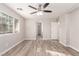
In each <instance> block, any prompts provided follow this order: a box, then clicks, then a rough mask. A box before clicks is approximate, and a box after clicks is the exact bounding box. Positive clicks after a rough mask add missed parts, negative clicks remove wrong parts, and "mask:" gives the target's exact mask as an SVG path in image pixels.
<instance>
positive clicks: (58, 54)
mask: <svg viewBox="0 0 79 59" xmlns="http://www.w3.org/2000/svg"><path fill="white" fill-rule="evenodd" d="M46 52H47V53H49V54H51V55H53V56H66V54H64V53H61V52H57V51H51V50H46Z"/></svg>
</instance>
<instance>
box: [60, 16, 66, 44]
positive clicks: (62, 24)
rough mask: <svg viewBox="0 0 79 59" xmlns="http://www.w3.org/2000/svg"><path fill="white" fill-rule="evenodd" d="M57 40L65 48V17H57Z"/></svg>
mask: <svg viewBox="0 0 79 59" xmlns="http://www.w3.org/2000/svg"><path fill="white" fill-rule="evenodd" d="M59 23H60V24H59V40H60V42H61V43H62V44H63V45H65V46H66V39H67V37H66V35H67V15H63V16H60V17H59Z"/></svg>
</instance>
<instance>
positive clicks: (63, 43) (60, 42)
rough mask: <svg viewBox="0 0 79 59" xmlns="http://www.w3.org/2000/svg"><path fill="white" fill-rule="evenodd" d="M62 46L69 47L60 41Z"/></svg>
mask: <svg viewBox="0 0 79 59" xmlns="http://www.w3.org/2000/svg"><path fill="white" fill-rule="evenodd" d="M59 42H60V43H61V44H62V45H64V46H65V47H67V45H66V44H64V43H62V42H61V41H59Z"/></svg>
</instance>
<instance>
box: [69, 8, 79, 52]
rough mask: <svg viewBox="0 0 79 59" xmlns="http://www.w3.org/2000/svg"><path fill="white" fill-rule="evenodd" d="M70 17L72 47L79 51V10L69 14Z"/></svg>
mask: <svg viewBox="0 0 79 59" xmlns="http://www.w3.org/2000/svg"><path fill="white" fill-rule="evenodd" d="M69 16H70V22H69V23H70V47H72V48H74V49H75V50H78V51H79V8H78V9H77V10H74V11H73V12H72V13H70V14H69Z"/></svg>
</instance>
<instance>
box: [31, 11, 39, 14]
mask: <svg viewBox="0 0 79 59" xmlns="http://www.w3.org/2000/svg"><path fill="white" fill-rule="evenodd" d="M37 12H38V11H35V12H32V13H30V14H35V13H37Z"/></svg>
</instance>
